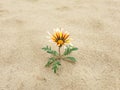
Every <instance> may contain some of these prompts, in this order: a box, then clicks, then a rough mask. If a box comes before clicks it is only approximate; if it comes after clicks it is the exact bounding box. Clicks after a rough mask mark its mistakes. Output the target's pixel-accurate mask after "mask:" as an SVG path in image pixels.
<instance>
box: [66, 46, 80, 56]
mask: <svg viewBox="0 0 120 90" xmlns="http://www.w3.org/2000/svg"><path fill="white" fill-rule="evenodd" d="M76 50H78V48H76V47H73V46H71V45H69V46H66V49H65V51H64V55H69V54H71V53H72V52H73V51H76Z"/></svg>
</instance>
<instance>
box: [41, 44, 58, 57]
mask: <svg viewBox="0 0 120 90" xmlns="http://www.w3.org/2000/svg"><path fill="white" fill-rule="evenodd" d="M42 49H43V50H44V51H47V53H49V54H52V55H54V56H56V55H58V53H57V52H56V51H54V50H52V49H51V47H48V46H46V47H43V48H42Z"/></svg>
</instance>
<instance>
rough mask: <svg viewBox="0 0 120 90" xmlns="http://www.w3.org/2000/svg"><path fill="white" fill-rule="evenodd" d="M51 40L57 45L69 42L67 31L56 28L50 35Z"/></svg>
mask: <svg viewBox="0 0 120 90" xmlns="http://www.w3.org/2000/svg"><path fill="white" fill-rule="evenodd" d="M50 36H51V40H52V41H53V42H55V43H56V44H57V45H58V46H59V47H61V46H62V45H64V44H67V43H70V38H69V33H67V32H63V31H62V30H61V28H57V29H56V30H55V32H54V33H53V34H52V35H51V34H50Z"/></svg>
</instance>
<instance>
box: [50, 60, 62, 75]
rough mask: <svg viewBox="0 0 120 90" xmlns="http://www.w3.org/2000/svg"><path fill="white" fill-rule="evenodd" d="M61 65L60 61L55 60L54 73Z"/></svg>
mask: <svg viewBox="0 0 120 90" xmlns="http://www.w3.org/2000/svg"><path fill="white" fill-rule="evenodd" d="M59 65H61V64H60V62H59V61H55V62H54V64H53V67H52V69H53V71H54V73H56V71H57V70H58V66H59Z"/></svg>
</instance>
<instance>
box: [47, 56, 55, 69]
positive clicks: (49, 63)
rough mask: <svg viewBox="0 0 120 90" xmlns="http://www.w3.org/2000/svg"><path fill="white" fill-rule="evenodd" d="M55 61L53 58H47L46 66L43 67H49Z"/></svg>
mask: <svg viewBox="0 0 120 90" xmlns="http://www.w3.org/2000/svg"><path fill="white" fill-rule="evenodd" d="M54 61H55V58H54V57H51V58H49V60H48V62H47V64H46V65H45V66H46V67H49V66H50V65H51V64H52V63H53V62H54Z"/></svg>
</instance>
